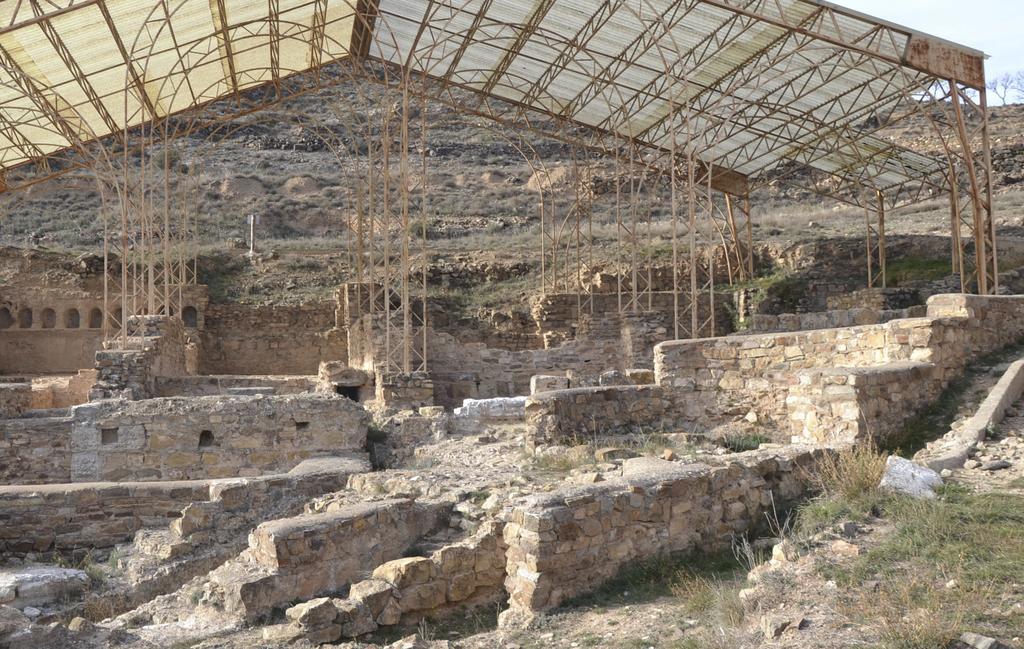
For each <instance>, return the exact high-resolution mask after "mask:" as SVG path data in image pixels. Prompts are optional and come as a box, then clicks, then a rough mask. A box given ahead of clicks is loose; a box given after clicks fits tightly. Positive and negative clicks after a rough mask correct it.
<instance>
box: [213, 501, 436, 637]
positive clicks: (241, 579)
mask: <svg viewBox="0 0 1024 649" xmlns="http://www.w3.org/2000/svg"><path fill="white" fill-rule="evenodd" d="M443 514H444V512H443V511H442V510H441V509H438V508H437V507H431V506H429V505H424V504H421V503H417V502H415V501H413V500H408V499H391V500H380V501H374V502H367V503H360V504H355V505H346V506H342V507H338V508H336V509H332V510H331V511H326V512H322V513H320V514H319V515H317V516H315V517H309V516H297V517H292V518H283V519H279V520H274V521H268V522H265V523H261V524H260V525H259V526H257V527H256V529H255V530H253V532H252V534H250V535H249V547H248V548H247V549H246V550H245V551H244V552H243V553H242V555H241V556H240V557H239V558H238V560H237V561H232V562H229V563H228V564H225V565H224V566H222V567H221V568H218V569H217V570H215V571H213V572H212V573H211V578H212V580H213V582H214V583H216V584H218V586H219V591H220V592H221V593H222V595H221V600H220V601H218V602H217V605H218V607H222V608H223V609H224V610H226V611H228V612H232V613H236V614H240V615H242V616H243V617H244V618H245V619H247V620H253V619H258V618H264V617H266V616H268V615H269V614H270V613H271V611H272V610H273V609H274V608H277V607H280V606H282V605H284V604H287V603H289V602H292V601H295V599H300V600H305V599H310V598H312V597H317V596H319V595H323V594H325V593H331V592H337V591H339V590H341V589H343V588H345V587H346V586H348V585H350V584H352V583H354V582H355V581H358V580H359V578H360V577H361V576H362V575H364V574H365V573H366V572H367V567H372V566H378V565H380V564H382V563H384V562H386V561H390V560H393V559H398V558H400V557H401V556H402V555H403V554H404V553H405V552H406V551H408V550H409V548H411V547H412V546H413V545H414V544H415V543H416V542H417V540H419V539H420V538H421V537H422V536H424V535H426V534H427V533H429V532H431V531H432V530H434V529H436V528H437V527H438V526H439V525H440V524H441V523H442V522H443Z"/></svg>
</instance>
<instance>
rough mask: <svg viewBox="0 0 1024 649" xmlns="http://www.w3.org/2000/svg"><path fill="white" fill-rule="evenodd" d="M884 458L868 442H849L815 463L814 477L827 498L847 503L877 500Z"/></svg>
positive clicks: (883, 469)
mask: <svg viewBox="0 0 1024 649" xmlns="http://www.w3.org/2000/svg"><path fill="white" fill-rule="evenodd" d="M886 459H887V458H886V456H885V455H883V454H881V453H879V452H878V451H877V450H876V449H875V447H874V446H872V445H870V444H860V445H854V446H849V447H847V448H844V449H842V450H840V451H839V452H838V453H835V454H827V455H825V457H823V458H822V460H821V461H820V462H819V463H818V467H817V475H816V476H815V479H816V482H817V485H818V487H819V488H820V489H821V492H822V493H823V494H825V495H826V496H828V497H829V498H832V499H836V500H840V501H845V502H846V503H864V502H868V501H871V502H874V501H877V500H878V496H879V489H878V484H879V483H880V482H881V481H882V476H883V475H884V474H885V463H886Z"/></svg>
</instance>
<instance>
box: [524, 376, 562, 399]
mask: <svg viewBox="0 0 1024 649" xmlns="http://www.w3.org/2000/svg"><path fill="white" fill-rule="evenodd" d="M568 389H569V379H568V377H565V376H551V375H546V374H537V375H535V376H531V377H530V394H531V395H534V394H538V393H540V392H551V391H552V390H568Z"/></svg>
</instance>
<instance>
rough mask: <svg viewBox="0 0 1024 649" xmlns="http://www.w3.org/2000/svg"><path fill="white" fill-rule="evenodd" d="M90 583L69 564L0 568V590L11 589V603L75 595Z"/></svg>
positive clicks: (33, 602) (43, 602)
mask: <svg viewBox="0 0 1024 649" xmlns="http://www.w3.org/2000/svg"><path fill="white" fill-rule="evenodd" d="M88 585H89V576H88V575H86V574H85V572H83V571H81V570H74V569H71V568H50V567H38V568H6V569H3V570H0V593H7V595H8V596H9V595H10V593H11V591H12V590H13V592H14V599H13V600H11V601H10V603H11V604H12V605H14V606H17V607H19V608H23V607H25V606H46V605H48V604H51V603H53V602H56V601H60V600H62V599H65V598H69V597H74V596H76V595H78V594H79V593H81V592H82V591H83V590H85V588H86V587H87V586H88Z"/></svg>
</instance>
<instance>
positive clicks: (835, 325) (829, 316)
mask: <svg viewBox="0 0 1024 649" xmlns="http://www.w3.org/2000/svg"><path fill="white" fill-rule="evenodd" d="M927 312H928V309H927V308H926V307H925V306H924V305H921V306H913V307H908V308H906V309H883V310H879V309H873V308H869V307H853V308H848V309H840V310H833V311H821V312H818V313H784V314H782V315H766V314H761V313H757V314H754V315H752V316H750V318H748V320H747V329H746V330H744V331H742V332H740V334H739V335H750V334H759V333H785V332H793V331H814V330H817V329H839V328H845V327H860V326H864V325H874V324H885V323H886V322H891V321H893V320H900V319H904V318H923V317H925V316H926V315H927Z"/></svg>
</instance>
